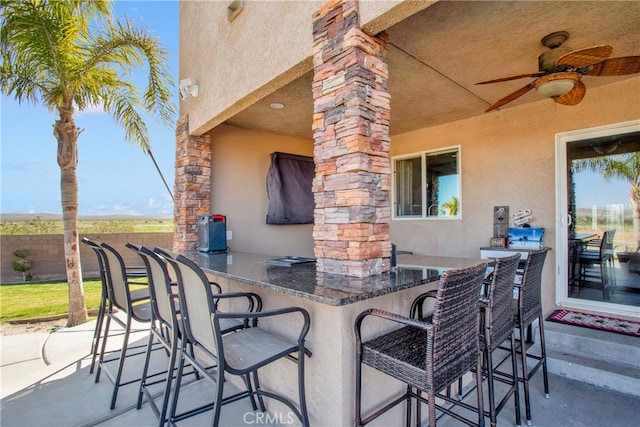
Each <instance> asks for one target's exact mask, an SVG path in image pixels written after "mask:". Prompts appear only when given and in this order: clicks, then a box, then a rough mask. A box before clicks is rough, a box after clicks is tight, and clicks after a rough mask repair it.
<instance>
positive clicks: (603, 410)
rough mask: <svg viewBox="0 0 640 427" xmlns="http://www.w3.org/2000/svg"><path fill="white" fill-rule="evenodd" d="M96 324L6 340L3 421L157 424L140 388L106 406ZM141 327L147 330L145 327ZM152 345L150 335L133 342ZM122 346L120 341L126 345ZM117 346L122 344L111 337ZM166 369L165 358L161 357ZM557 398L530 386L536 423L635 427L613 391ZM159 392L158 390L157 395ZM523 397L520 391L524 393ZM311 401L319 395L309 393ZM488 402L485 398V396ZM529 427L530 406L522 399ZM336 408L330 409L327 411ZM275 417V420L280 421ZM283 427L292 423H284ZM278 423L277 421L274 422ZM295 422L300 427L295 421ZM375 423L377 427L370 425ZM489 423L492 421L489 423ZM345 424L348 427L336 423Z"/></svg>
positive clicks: (201, 387) (239, 418)
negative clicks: (95, 354) (97, 368)
mask: <svg viewBox="0 0 640 427" xmlns="http://www.w3.org/2000/svg"><path fill="white" fill-rule="evenodd" d="M93 327H94V323H93V322H90V323H87V324H85V325H81V326H78V327H75V328H69V329H62V330H59V331H57V332H55V333H53V334H45V333H36V334H26V335H14V336H3V337H2V338H1V351H2V353H1V354H0V360H1V366H0V381H1V394H0V396H1V398H2V400H1V401H0V424H1V425H2V426H3V427H12V426H32V427H33V426H140V427H143V426H154V425H158V421H157V419H156V418H155V416H154V415H153V413H152V411H151V409H150V407H149V405H148V404H147V403H144V404H143V406H142V409H140V410H136V408H135V404H136V398H137V391H138V387H137V384H132V385H129V386H125V387H123V388H122V389H121V391H120V393H119V395H118V401H117V405H116V408H115V409H114V410H109V408H108V403H109V400H110V395H111V391H112V384H111V382H110V381H109V379H108V378H107V377H106V376H103V377H102V378H101V380H100V382H99V383H95V382H94V376H93V375H91V374H89V366H90V363H91V358H90V357H89V356H88V352H89V347H90V343H91V337H92V334H93ZM141 328H143V327H141ZM132 341H135V342H137V343H140V344H144V343H146V332H144V331H143V332H138V333H136V334H135V336H134V337H133V338H132ZM120 342H121V341H120ZM111 344H112V345H113V347H112V348H117V347H118V345H119V339H117V338H116V337H114V338H112V339H111ZM155 359H156V360H157V361H158V362H159V364H158V366H156V367H155V368H156V369H157V370H160V369H161V367H162V366H163V365H164V363H165V361H164V360H160V359H162V358H157V357H156V358H155ZM142 361H143V359H142V356H141V355H140V356H134V357H133V358H130V359H128V360H127V363H126V364H125V367H128V368H129V369H126V374H125V375H126V376H128V377H131V378H134V377H135V376H136V375H139V372H140V371H141V369H142ZM549 380H550V385H551V397H550V399H545V398H544V394H543V391H542V390H543V387H542V375H541V373H540V374H537V375H536V376H535V377H534V379H533V381H532V387H533V390H532V413H533V425H535V426H540V427H556V426H557V427H567V426H574V427H588V426H594V427H595V426H610V427H626V426H632V425H636V423H637V420H638V408H640V399H639V398H634V397H632V396H629V395H623V394H620V393H617V392H615V391H612V390H607V389H604V388H600V387H596V386H591V385H587V384H584V383H580V382H576V381H573V380H569V379H566V378H563V377H560V376H557V375H550V379H549ZM191 381H192V383H191V384H189V385H187V386H183V387H182V388H181V400H180V401H181V402H186V403H188V404H189V405H197V404H199V403H204V402H207V398H208V397H209V396H211V394H212V393H213V389H212V387H211V383H208V382H205V381H197V382H193V380H191ZM159 391H160V389H158V394H159ZM521 394H522V393H521ZM307 399H309V400H312V399H313V396H307ZM485 400H486V398H485ZM521 406H522V410H523V424H524V403H523V402H521ZM326 410H328V411H330V410H331V408H326ZM274 420H275V421H274ZM277 421H278V419H277V417H275V418H271V419H268V418H265V416H264V414H260V413H255V412H253V411H252V410H251V407H250V405H249V403H248V402H247V400H246V399H244V400H242V401H239V402H236V403H233V404H230V405H226V406H224V407H223V409H222V420H221V422H220V425H221V426H233V427H235V426H256V425H259V426H265V425H267V426H272V425H278V424H277ZM279 421H282V423H281V425H291V424H290V423H289V420H288V419H286V418H281V419H280V420H279ZM274 422H276V424H274ZM210 424H211V411H208V412H206V413H203V414H201V415H198V416H195V417H192V418H189V419H187V420H184V421H183V422H180V423H179V425H181V426H182V425H184V426H201V425H210ZM293 425H296V424H295V423H294V424H293ZM370 425H375V422H374V423H371V424H370ZM438 425H441V426H445V427H448V426H456V425H460V424H459V423H458V422H457V421H455V420H453V419H451V418H449V417H443V418H442V419H441V420H440V421H439V422H438ZM487 425H488V420H487ZM511 425H514V408H513V403H512V401H510V402H509V403H508V404H507V406H506V407H505V409H504V410H503V411H502V412H501V414H500V415H499V417H498V426H499V427H503V426H511ZM330 427H342V426H330Z"/></svg>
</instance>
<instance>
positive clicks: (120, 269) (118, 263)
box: [95, 242, 153, 409]
mask: <svg viewBox="0 0 640 427" xmlns="http://www.w3.org/2000/svg"><path fill="white" fill-rule="evenodd" d="M100 254H102V257H103V261H104V267H105V278H106V283H107V290H108V298H107V307H106V313H105V317H106V321H105V326H104V334H103V338H102V345H101V348H100V355H99V357H98V364H97V367H98V369H97V371H96V376H95V382H96V383H97V382H99V381H100V374H101V373H102V370H103V369H104V371H105V374H106V375H107V377H108V378H109V380H110V381H111V382H112V383H113V393H112V396H111V403H110V406H109V408H110V409H114V408H115V406H116V400H117V397H118V390H119V389H120V387H124V386H126V385H129V384H133V383H136V382H138V381H139V380H140V379H139V378H136V379H133V380H129V381H124V382H123V381H122V373H123V369H124V362H125V360H126V358H127V357H131V356H137V355H139V354H144V352H143V351H140V352H135V353H129V354H127V351H128V350H130V349H137V348H144V347H146V346H132V347H131V348H129V337H130V335H131V332H134V330H133V329H132V322H133V320H136V321H138V322H141V323H149V324H150V323H151V321H152V320H153V316H152V314H151V304H150V302H149V301H148V300H146V301H143V302H136V303H134V301H133V299H132V297H131V291H130V289H129V286H130V285H131V284H140V283H139V282H135V281H134V282H131V281H130V280H129V278H128V277H127V272H126V267H125V264H124V260H123V259H122V256H121V255H120V253H119V252H118V251H117V250H116V249H115V248H113V247H112V246H110V245H108V244H107V243H104V242H102V243H101V244H100ZM119 313H123V314H124V315H125V317H126V319H125V320H124V321H123V320H122V319H120V318H119V316H118V314H119ZM111 321H114V322H116V323H117V324H118V325H120V326H121V327H122V328H124V338H123V341H122V348H121V349H120V352H119V354H118V355H117V356H116V357H114V358H110V359H106V358H105V354H106V346H107V341H108V338H109V328H110V326H111ZM116 360H117V361H118V367H117V370H116V373H115V375H113V374H112V373H111V372H110V371H109V369H108V367H107V364H108V363H110V362H113V361H116Z"/></svg>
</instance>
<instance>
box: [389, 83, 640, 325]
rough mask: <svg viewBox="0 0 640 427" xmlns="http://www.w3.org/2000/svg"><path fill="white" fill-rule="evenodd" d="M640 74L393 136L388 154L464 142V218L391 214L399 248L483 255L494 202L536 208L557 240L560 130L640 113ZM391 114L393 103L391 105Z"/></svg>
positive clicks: (549, 303) (549, 240)
mask: <svg viewBox="0 0 640 427" xmlns="http://www.w3.org/2000/svg"><path fill="white" fill-rule="evenodd" d="M629 93H636V94H640V78H637V79H632V80H627V81H624V82H621V83H616V84H612V85H608V86H606V87H602V88H598V89H593V90H591V89H589V90H588V91H587V95H586V97H585V98H584V100H583V101H582V103H580V104H579V105H577V106H574V107H564V106H560V105H556V104H554V103H553V102H552V101H551V100H542V101H539V102H536V103H532V104H526V105H522V106H519V107H515V108H506V109H504V110H503V111H498V112H494V113H490V114H484V115H481V116H477V117H474V118H471V119H468V120H463V121H459V122H454V123H449V124H446V125H442V126H437V127H433V128H428V129H422V130H419V131H415V132H410V133H406V134H403V135H395V136H393V137H392V138H391V156H392V157H393V156H397V155H401V154H408V153H414V152H419V151H424V150H431V149H437V148H442V147H448V146H453V145H460V146H461V149H460V157H461V158H460V162H461V171H462V178H461V179H462V198H461V206H462V219H461V220H440V219H437V220H394V221H392V223H391V240H392V242H393V243H396V244H397V245H398V249H404V250H411V251H414V252H416V253H421V254H433V255H436V254H437V255H449V256H462V257H478V256H479V248H480V247H481V246H488V244H489V238H490V237H492V236H493V214H492V209H493V206H497V205H507V206H509V207H510V211H511V212H512V213H513V212H516V211H518V210H521V209H525V208H526V209H531V210H532V212H533V218H534V222H533V225H535V226H540V227H545V245H547V246H551V247H552V248H553V247H555V245H556V229H555V228H556V215H555V212H556V206H555V195H556V192H555V186H556V184H555V167H556V164H555V135H556V133H561V132H567V131H572V130H577V129H586V128H591V127H596V126H602V125H606V124H612V123H619V122H624V121H629V120H634V119H638V118H639V117H640V95H639V96H636V97H629V96H628V94H629ZM392 114H393V106H392ZM555 256H556V255H555V251H551V252H550V253H549V255H548V257H547V261H546V264H545V270H544V280H545V283H544V297H543V302H544V309H545V312H546V311H549V310H551V308H552V307H553V303H554V301H555V294H554V292H555V275H554V274H553V273H554V270H555V262H556V259H555Z"/></svg>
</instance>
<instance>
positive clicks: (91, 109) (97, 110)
mask: <svg viewBox="0 0 640 427" xmlns="http://www.w3.org/2000/svg"><path fill="white" fill-rule="evenodd" d="M73 107H74V108H76V109H77V108H78V106H77V105H75V103H74V104H73ZM84 114H106V113H105V112H104V105H103V104H102V103H99V104H91V105H88V106H87V108H85V109H84V110H78V115H79V116H82V115H84Z"/></svg>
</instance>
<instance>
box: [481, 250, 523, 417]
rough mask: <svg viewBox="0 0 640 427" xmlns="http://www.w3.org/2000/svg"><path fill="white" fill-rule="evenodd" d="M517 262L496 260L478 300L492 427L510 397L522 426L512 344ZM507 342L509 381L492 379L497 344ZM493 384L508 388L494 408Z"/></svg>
mask: <svg viewBox="0 0 640 427" xmlns="http://www.w3.org/2000/svg"><path fill="white" fill-rule="evenodd" d="M519 262H520V254H519V253H518V254H515V255H514V256H510V257H506V258H498V259H496V266H495V268H494V270H493V275H492V277H491V282H490V283H489V284H488V286H487V289H486V292H485V297H484V298H482V299H481V301H480V306H481V310H482V312H483V314H484V325H483V326H484V327H483V328H482V338H481V340H480V347H481V349H482V351H483V353H484V366H485V369H486V372H487V385H488V389H489V413H488V414H486V415H488V416H489V420H490V422H491V427H495V426H496V422H497V420H496V418H497V416H498V414H499V413H500V411H501V410H502V408H504V406H505V405H506V403H507V402H508V400H509V398H510V397H511V395H513V400H514V405H515V416H516V425H517V426H520V425H521V419H520V394H519V391H518V366H517V354H516V341H515V333H514V326H515V317H514V313H513V309H512V305H513V304H512V301H513V283H514V279H515V276H516V271H517V269H518V263H519ZM506 340H510V342H511V346H510V350H511V371H512V372H513V377H512V378H503V377H500V376H497V375H494V372H493V368H494V363H493V352H494V351H495V350H496V349H497V348H499V347H500V344H501V343H503V342H504V341H506ZM494 380H498V381H501V382H504V383H506V384H508V385H509V388H508V389H507V391H506V392H505V394H504V396H503V398H502V400H500V402H499V403H498V404H497V405H496V401H495V400H496V399H495V386H494Z"/></svg>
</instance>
